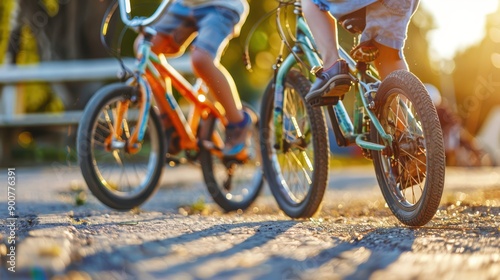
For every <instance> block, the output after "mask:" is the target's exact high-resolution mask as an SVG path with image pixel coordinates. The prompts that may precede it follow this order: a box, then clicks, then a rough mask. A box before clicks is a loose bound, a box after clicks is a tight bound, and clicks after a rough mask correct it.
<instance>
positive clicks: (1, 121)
mask: <svg viewBox="0 0 500 280" xmlns="http://www.w3.org/2000/svg"><path fill="white" fill-rule="evenodd" d="M124 62H125V65H127V66H129V67H131V68H132V67H133V65H134V63H135V60H134V59H133V58H127V59H125V60H124ZM169 62H170V64H171V65H172V66H173V67H174V68H175V69H177V70H178V71H179V72H181V73H192V69H191V63H190V62H189V61H188V57H187V56H181V57H179V58H176V59H171V60H169ZM118 71H120V66H119V63H118V61H117V60H116V59H112V58H107V59H94V60H76V61H50V62H41V63H39V64H35V65H26V66H12V65H8V66H4V67H1V68H0V87H1V88H0V89H1V91H0V127H6V126H7V127H9V126H10V127H12V126H41V125H61V124H73V123H78V121H79V117H80V115H81V112H80V111H66V112H63V113H37V114H25V113H24V112H22V110H20V109H19V108H18V107H19V106H18V104H19V100H20V98H22V96H20V95H19V94H18V93H17V92H16V85H17V84H20V83H31V82H46V83H62V82H82V81H105V80H113V79H117V77H118V76H117V74H118Z"/></svg>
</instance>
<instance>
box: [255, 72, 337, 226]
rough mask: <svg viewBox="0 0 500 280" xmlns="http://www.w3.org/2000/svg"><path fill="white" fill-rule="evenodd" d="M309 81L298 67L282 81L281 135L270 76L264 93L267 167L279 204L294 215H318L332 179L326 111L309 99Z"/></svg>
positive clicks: (263, 138) (263, 135)
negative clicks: (279, 133)
mask: <svg viewBox="0 0 500 280" xmlns="http://www.w3.org/2000/svg"><path fill="white" fill-rule="evenodd" d="M310 87H311V83H310V82H309V80H307V79H306V77H304V76H303V75H302V74H301V73H300V72H299V71H296V70H292V71H290V72H289V73H288V74H287V76H286V81H285V83H284V85H283V88H284V104H285V105H284V108H283V127H282V130H283V132H282V134H283V137H282V138H283V139H276V137H275V135H276V134H275V127H274V89H275V85H274V84H273V83H272V82H271V83H269V85H268V86H267V89H266V91H265V93H264V96H263V99H262V107H261V123H260V125H261V127H260V129H261V142H260V143H261V149H262V161H263V163H264V173H265V175H266V180H267V182H268V184H269V187H270V188H271V191H272V193H273V195H274V198H275V199H276V201H277V203H278V205H279V207H280V208H281V210H283V212H285V213H286V214H287V215H288V216H290V217H292V218H299V217H311V216H312V215H314V213H316V212H317V211H318V210H319V208H320V204H321V202H322V199H323V195H324V192H325V188H326V186H327V182H328V170H329V159H330V150H329V145H328V135H327V127H326V124H325V116H324V113H323V110H322V109H321V107H312V106H310V105H308V104H307V103H306V101H305V95H306V94H307V93H308V92H309V88H310ZM276 144H279V145H276ZM277 146H280V148H279V149H277V148H276V147H277Z"/></svg>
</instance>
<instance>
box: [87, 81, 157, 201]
mask: <svg viewBox="0 0 500 280" xmlns="http://www.w3.org/2000/svg"><path fill="white" fill-rule="evenodd" d="M135 91H136V89H135V88H133V87H130V86H127V85H124V84H111V85H108V86H105V87H103V88H102V89H100V90H99V91H98V92H96V93H95V94H94V96H93V97H92V99H91V100H90V101H89V103H88V104H87V106H86V107H85V109H84V111H83V116H82V122H81V123H80V125H79V127H78V134H77V151H78V161H79V165H80V169H81V172H82V175H83V178H84V179H85V182H86V183H87V186H88V188H89V189H90V191H91V192H92V194H93V195H94V196H95V197H96V198H97V199H98V200H99V201H101V202H102V203H103V204H105V205H107V206H108V207H111V208H113V209H116V210H130V209H132V208H134V207H137V206H139V205H141V204H142V203H144V202H145V201H146V200H147V199H148V198H149V197H151V195H152V194H153V193H154V191H155V190H156V189H157V186H158V182H159V179H160V177H161V173H162V167H163V164H164V158H165V149H166V147H165V135H164V133H163V129H162V126H161V123H160V119H159V117H158V115H157V114H156V113H155V111H154V110H153V108H151V110H150V111H149V118H148V124H147V129H146V134H145V139H144V141H143V142H142V148H141V151H140V152H139V153H137V154H131V153H127V152H126V151H125V149H113V150H112V151H111V150H110V151H107V149H106V148H103V147H105V144H104V141H105V139H106V138H107V135H109V133H110V131H112V130H113V129H114V128H113V127H112V123H113V121H112V118H113V117H114V115H113V108H114V107H113V106H114V105H113V104H115V103H116V102H121V101H125V100H131V99H132V98H133V97H134V96H135V94H134V92H135ZM130 104H131V107H129V109H128V113H127V114H130V115H129V118H128V119H126V121H124V122H122V126H123V127H125V126H128V128H129V132H130V131H133V127H134V120H133V117H132V115H133V114H134V112H137V110H136V109H134V107H133V105H134V103H133V101H131V103H130ZM106 118H108V120H106ZM110 119H111V120H110ZM129 136H130V133H128V135H127V133H126V129H124V133H123V135H122V139H124V140H126V138H127V137H129ZM140 160H145V161H147V162H146V164H145V165H144V164H143V163H141V162H139V161H140ZM133 175H137V176H138V177H139V178H138V179H135V181H134V178H132V176H133Z"/></svg>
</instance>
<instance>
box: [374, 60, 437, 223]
mask: <svg viewBox="0 0 500 280" xmlns="http://www.w3.org/2000/svg"><path fill="white" fill-rule="evenodd" d="M375 104H376V115H377V118H378V120H379V121H380V123H381V124H382V127H383V128H384V131H385V132H386V133H388V134H390V135H391V136H392V146H391V147H388V148H386V149H384V150H383V151H373V152H372V156H373V164H374V167H375V172H376V175H377V180H378V183H379V186H380V189H381V191H382V194H383V196H384V198H385V200H386V202H387V204H388V206H389V208H390V209H391V211H392V212H393V214H394V215H395V216H396V217H397V218H398V219H399V220H400V221H401V222H402V223H404V224H406V225H409V226H423V225H425V224H426V223H427V222H429V221H430V220H431V219H432V217H433V216H434V215H435V213H436V211H437V209H438V207H439V203H440V201H441V196H442V193H443V187H444V173H445V156H444V145H443V136H442V132H441V126H440V124H439V119H438V116H437V113H436V109H435V107H434V105H433V103H432V100H431V99H430V97H429V94H428V93H427V91H426V90H425V87H424V85H422V83H421V82H420V80H419V79H418V78H417V77H415V76H414V75H413V74H412V73H410V72H408V71H404V70H399V71H395V72H393V73H392V74H390V75H389V76H388V77H387V78H386V79H385V80H384V81H383V82H382V84H381V85H380V88H379V89H378V91H377V95H376V97H375ZM371 139H372V140H373V141H375V142H378V143H383V142H382V139H381V137H380V136H379V134H378V133H377V130H376V129H375V127H374V126H373V125H372V128H371Z"/></svg>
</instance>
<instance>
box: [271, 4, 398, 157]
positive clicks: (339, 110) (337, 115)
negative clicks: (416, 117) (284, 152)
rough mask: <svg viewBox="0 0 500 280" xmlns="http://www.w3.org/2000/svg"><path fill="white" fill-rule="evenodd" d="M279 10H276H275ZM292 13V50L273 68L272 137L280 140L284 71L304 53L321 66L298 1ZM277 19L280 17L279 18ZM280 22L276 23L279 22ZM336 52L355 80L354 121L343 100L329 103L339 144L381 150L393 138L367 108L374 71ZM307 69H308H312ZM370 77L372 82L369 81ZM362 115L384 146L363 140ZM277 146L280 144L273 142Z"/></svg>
mask: <svg viewBox="0 0 500 280" xmlns="http://www.w3.org/2000/svg"><path fill="white" fill-rule="evenodd" d="M278 13H279V10H278ZM294 13H295V14H296V31H295V36H296V40H295V45H294V46H293V48H292V50H291V53H290V54H288V56H287V57H286V58H285V59H284V60H283V59H281V56H280V57H279V58H278V62H277V64H276V67H275V69H276V71H275V85H276V87H275V97H274V127H275V133H276V134H275V137H276V138H275V139H282V129H281V127H282V124H283V108H284V107H285V104H284V102H285V100H286V98H285V97H284V94H285V92H284V88H285V87H284V81H285V77H286V74H287V73H288V72H289V71H290V70H291V69H292V68H293V67H294V66H295V65H297V64H298V63H300V62H301V60H300V57H299V56H305V58H306V60H307V61H308V62H309V64H310V65H311V66H312V67H311V68H312V69H314V68H315V67H321V65H322V63H321V58H320V56H319V55H318V53H317V51H316V46H315V43H314V39H313V36H312V33H311V30H310V29H309V26H308V25H307V23H306V21H305V19H304V17H303V15H302V11H301V5H300V0H295V3H294ZM278 20H279V19H278ZM278 24H279V23H278ZM339 55H340V57H341V58H343V59H344V60H346V62H347V64H348V65H349V72H350V75H351V76H352V78H353V80H354V81H356V82H355V85H356V96H355V110H354V115H353V120H354V123H353V122H352V121H351V118H350V117H349V115H348V113H347V111H346V109H345V107H344V105H343V103H342V100H339V101H338V103H337V104H336V105H332V106H328V108H327V110H328V113H329V117H330V120H331V122H332V124H333V129H334V133H335V136H336V138H337V143H338V144H339V146H347V145H350V144H351V143H356V144H357V145H358V146H359V147H361V148H364V149H368V150H377V151H381V150H383V149H385V148H386V147H388V146H390V145H391V142H392V137H391V136H390V135H388V134H386V133H385V131H384V129H383V127H382V125H381V124H380V122H379V120H378V119H377V117H376V116H375V114H374V113H373V112H372V111H371V110H370V108H371V107H372V106H373V96H372V94H374V93H375V92H376V88H375V89H373V86H374V85H375V84H376V83H377V82H378V81H379V80H378V79H377V78H376V77H375V76H373V75H371V72H373V73H376V71H374V69H373V68H372V66H371V65H369V64H365V63H356V62H355V61H354V60H353V59H352V58H351V57H350V56H349V54H347V52H346V51H345V50H344V49H342V48H340V49H339ZM311 68H310V69H311ZM370 80H371V81H370ZM365 116H368V118H369V120H370V121H371V123H373V125H374V127H375V128H376V130H377V131H378V133H379V134H380V136H381V137H382V139H384V142H385V145H380V144H377V143H372V142H369V141H367V140H366V134H367V133H368V132H369V129H370V126H369V123H366V122H365ZM276 145H277V147H279V146H280V145H281V144H280V143H276Z"/></svg>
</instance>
